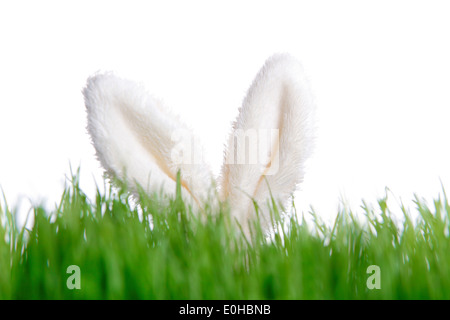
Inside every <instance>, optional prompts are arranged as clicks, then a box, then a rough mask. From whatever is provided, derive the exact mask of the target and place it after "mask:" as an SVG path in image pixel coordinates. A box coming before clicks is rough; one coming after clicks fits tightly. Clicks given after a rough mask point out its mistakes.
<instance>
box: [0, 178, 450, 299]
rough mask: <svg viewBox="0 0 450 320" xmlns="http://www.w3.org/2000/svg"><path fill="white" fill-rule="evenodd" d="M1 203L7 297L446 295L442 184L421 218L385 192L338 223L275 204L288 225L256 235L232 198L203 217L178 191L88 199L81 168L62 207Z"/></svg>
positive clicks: (1, 264) (449, 256)
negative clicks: (18, 216) (21, 224)
mask: <svg viewBox="0 0 450 320" xmlns="http://www.w3.org/2000/svg"><path fill="white" fill-rule="evenodd" d="M162 199H164V200H162ZM324 201H325V200H324ZM3 202H4V203H3V205H2V206H1V207H0V221H1V223H0V299H449V298H450V238H449V234H450V225H449V221H450V219H449V218H450V217H449V214H450V206H449V204H448V199H447V197H446V195H445V193H443V194H442V195H441V196H439V197H438V199H437V200H435V201H434V203H433V204H432V205H430V206H427V205H426V204H425V203H424V202H423V201H419V200H416V206H415V208H416V210H417V211H418V218H417V219H415V220H414V221H412V220H411V218H410V216H409V214H407V212H406V209H404V210H403V211H404V213H405V215H404V219H403V221H402V222H401V223H400V224H398V223H395V222H394V219H393V216H392V213H391V211H390V209H389V208H388V207H387V205H386V203H387V202H386V199H381V200H379V203H378V205H377V207H376V208H375V209H369V208H366V209H365V212H366V214H365V216H364V218H363V219H360V218H358V219H356V218H355V217H354V216H353V214H352V213H351V212H340V213H339V214H338V218H337V219H336V221H335V224H334V225H332V226H327V225H325V224H323V223H320V222H318V219H314V215H312V216H313V221H316V222H315V223H311V222H309V223H308V222H306V220H305V219H302V218H295V217H296V215H292V217H291V218H286V217H283V216H282V217H280V216H279V215H278V213H277V212H278V209H277V208H276V206H275V207H274V208H273V210H272V212H273V217H274V223H275V224H283V225H285V226H286V227H285V228H278V229H277V230H278V232H276V233H274V234H272V235H271V236H270V237H267V236H266V235H265V234H263V233H262V232H261V230H260V229H259V228H258V227H257V224H255V227H254V229H253V231H254V232H253V233H252V239H251V240H250V241H249V242H248V241H247V240H246V239H245V238H244V237H243V236H242V235H241V232H240V229H239V228H237V227H236V226H235V225H234V224H233V223H230V218H229V217H228V214H227V210H226V206H225V205H223V206H222V207H220V208H215V209H212V208H206V210H205V212H204V213H203V214H201V215H200V216H199V215H194V214H192V212H191V210H189V208H186V206H185V204H184V203H183V201H182V200H181V198H180V197H179V196H177V197H176V198H175V199H168V198H166V197H164V196H163V195H154V196H152V197H142V199H141V201H140V205H139V206H136V205H135V204H134V203H133V201H131V200H130V199H129V197H128V196H127V192H126V191H125V190H123V191H120V190H119V191H117V190H116V191H114V190H111V191H110V192H107V194H100V193H98V194H97V197H96V200H95V202H94V203H92V202H90V201H89V200H88V198H87V197H86V195H85V194H84V193H83V192H82V190H80V188H79V183H78V179H77V176H76V175H75V176H74V177H73V181H72V184H71V185H69V186H68V187H67V188H66V190H65V191H64V193H63V194H62V197H61V202H60V204H59V207H58V208H57V209H55V210H54V211H52V212H46V211H45V210H44V209H42V208H35V209H34V212H33V213H34V217H32V218H33V219H34V224H32V225H33V227H32V228H30V229H29V230H28V229H18V227H17V224H16V222H15V218H14V213H13V212H11V211H10V209H9V208H8V206H7V205H6V204H5V201H3ZM308 221H311V220H310V219H308ZM73 265H75V266H78V267H79V272H77V271H72V269H70V268H69V266H73ZM369 266H376V267H375V269H372V268H374V267H369ZM68 268H69V270H68ZM68 271H69V273H68ZM75 276H79V277H78V278H76V277H75ZM74 277H75V278H74ZM368 283H369V285H368ZM371 284H372V285H375V286H379V289H377V287H375V288H372V289H370V288H369V287H371ZM71 285H79V287H80V289H77V288H72V289H70V288H69V287H71Z"/></svg>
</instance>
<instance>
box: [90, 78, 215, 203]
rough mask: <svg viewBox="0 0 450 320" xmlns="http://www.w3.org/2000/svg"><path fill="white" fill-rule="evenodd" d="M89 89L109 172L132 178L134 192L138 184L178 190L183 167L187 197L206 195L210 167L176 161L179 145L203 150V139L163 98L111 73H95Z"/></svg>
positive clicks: (94, 127) (94, 134) (95, 133)
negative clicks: (172, 111) (168, 108)
mask: <svg viewBox="0 0 450 320" xmlns="http://www.w3.org/2000/svg"><path fill="white" fill-rule="evenodd" d="M83 93H84V97H85V104H86V110H87V114H88V131H89V133H90V135H91V138H92V142H93V144H94V147H95V150H96V154H97V157H98V159H99V160H100V162H101V164H102V166H103V167H104V168H105V170H106V172H107V174H108V175H110V176H116V177H118V178H120V179H126V182H127V183H128V185H129V186H130V187H131V188H132V189H133V191H137V189H136V184H138V185H140V186H141V187H143V188H144V190H145V191H146V192H148V193H152V192H159V190H160V188H161V187H162V188H163V190H164V191H165V192H166V193H168V194H174V193H175V189H176V174H177V171H178V170H179V169H181V182H182V187H183V188H182V193H183V195H184V198H185V199H191V198H193V199H194V200H195V201H196V202H199V201H201V200H204V199H205V198H206V195H207V193H208V190H209V188H210V187H211V182H212V175H211V172H210V169H209V167H208V166H207V165H206V164H204V163H196V164H195V165H190V164H183V163H181V164H178V163H174V161H173V160H172V152H173V151H174V150H175V149H181V151H185V150H188V151H191V150H190V148H191V146H193V147H194V148H197V149H201V146H200V143H198V139H196V138H195V137H194V136H193V134H192V132H191V130H189V128H188V127H187V126H186V125H185V124H184V123H182V122H181V121H180V119H178V118H177V117H175V116H173V115H171V114H170V113H169V112H168V111H167V109H166V108H165V107H164V106H163V104H162V102H161V101H159V100H156V99H154V98H153V97H151V96H150V95H149V94H148V93H147V92H146V91H145V90H144V88H143V87H142V86H140V85H138V84H136V83H134V82H131V81H128V80H123V79H120V78H118V77H116V76H114V75H113V74H111V73H106V74H97V75H95V76H93V77H91V78H89V79H88V81H87V86H86V88H85V89H84V91H83ZM179 136H182V137H184V138H186V137H192V139H194V140H195V141H197V143H195V144H187V143H186V144H183V142H185V141H186V140H182V141H178V140H177V139H175V140H174V138H177V137H179ZM189 141H190V139H189ZM197 152H199V153H200V152H201V151H197Z"/></svg>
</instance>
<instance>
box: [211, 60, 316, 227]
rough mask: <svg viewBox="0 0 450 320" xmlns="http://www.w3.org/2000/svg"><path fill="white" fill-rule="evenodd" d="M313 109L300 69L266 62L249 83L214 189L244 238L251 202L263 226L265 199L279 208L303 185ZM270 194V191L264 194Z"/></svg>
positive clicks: (290, 63)
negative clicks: (218, 193) (277, 204)
mask: <svg viewBox="0 0 450 320" xmlns="http://www.w3.org/2000/svg"><path fill="white" fill-rule="evenodd" d="M313 111H314V103H313V98H312V94H311V92H310V89H309V86H308V83H307V81H306V79H305V76H304V72H303V69H302V67H301V65H300V63H299V62H298V61H297V60H296V59H295V58H293V57H292V56H289V55H287V54H277V55H274V56H272V57H271V58H269V59H268V60H267V61H266V63H265V65H264V66H263V68H262V69H261V70H260V72H259V73H258V75H257V76H256V79H255V80H254V81H253V84H252V85H251V87H250V89H249V90H248V93H247V96H246V98H245V99H244V102H243V105H242V107H241V108H240V112H239V115H238V117H237V119H236V121H235V122H234V124H233V129H232V132H231V135H230V137H229V140H228V145H227V147H226V149H225V153H224V155H225V159H224V164H223V166H222V172H221V176H220V178H219V179H220V181H219V186H220V195H221V198H222V199H223V200H225V199H228V201H229V204H230V209H231V213H232V215H233V216H234V217H235V218H236V219H237V221H238V222H239V223H240V224H241V226H242V227H243V229H244V231H247V232H248V230H249V229H248V228H249V226H248V222H249V220H250V219H252V218H255V213H256V212H255V207H254V203H253V201H252V199H253V200H255V201H256V202H257V203H258V206H259V208H260V211H259V214H260V219H261V222H262V224H263V226H265V227H267V226H268V223H269V222H270V215H269V210H268V201H270V199H271V194H272V196H273V197H274V199H275V200H277V201H278V202H279V203H280V202H281V203H282V204H283V205H285V204H286V202H287V201H288V200H289V197H290V196H291V195H292V193H293V192H294V191H295V189H296V187H297V185H298V184H299V183H300V182H302V181H303V177H304V171H303V168H304V163H305V160H306V159H307V158H308V157H309V155H310V154H311V151H312V145H313V132H314V130H313V129H314V124H313V119H312V118H313V114H314V112H313ZM269 188H270V189H269Z"/></svg>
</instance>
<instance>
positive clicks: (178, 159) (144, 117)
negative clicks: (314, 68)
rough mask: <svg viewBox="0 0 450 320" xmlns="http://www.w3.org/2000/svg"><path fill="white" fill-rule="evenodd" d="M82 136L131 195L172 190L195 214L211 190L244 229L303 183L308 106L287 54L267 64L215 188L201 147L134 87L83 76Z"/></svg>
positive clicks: (308, 147) (107, 76) (299, 73)
mask: <svg viewBox="0 0 450 320" xmlns="http://www.w3.org/2000/svg"><path fill="white" fill-rule="evenodd" d="M83 93H84V98H85V104H86V110H87V116H88V131H89V133H90V135H91V138H92V142H93V145H94V147H95V150H96V154H97V157H98V159H99V161H100V162H101V165H102V166H103V168H104V169H105V170H106V173H107V175H109V176H112V177H116V178H119V179H121V180H124V181H125V182H126V183H127V184H128V186H129V187H130V188H131V190H132V191H133V192H134V193H137V186H138V185H139V186H140V187H142V188H143V189H144V190H145V191H146V192H147V193H153V192H158V191H159V190H160V189H161V188H163V190H164V191H165V192H166V193H167V194H169V195H170V194H174V193H175V190H176V177H177V172H178V171H180V181H181V187H182V188H181V189H182V197H183V199H184V200H185V201H187V202H188V203H191V204H193V205H194V206H197V207H199V208H201V207H202V206H203V205H204V204H205V201H208V198H209V195H210V191H211V186H216V187H217V191H218V195H219V199H220V200H222V201H227V202H228V204H229V207H230V212H231V215H232V217H234V218H235V219H236V221H237V222H238V223H239V224H240V225H241V226H242V228H243V229H244V230H245V231H248V229H249V222H250V221H252V219H254V218H255V217H256V211H255V205H254V203H257V204H258V207H259V211H258V212H259V216H260V221H261V222H262V224H263V225H264V227H267V226H268V225H269V222H270V216H269V208H268V203H269V201H270V200H271V199H272V197H273V199H275V200H277V201H278V203H280V204H281V205H282V206H284V205H286V204H287V201H288V200H289V198H290V197H291V195H292V194H293V192H294V191H295V189H296V187H297V186H298V184H299V183H300V182H302V181H303V177H304V163H305V160H306V159H307V158H308V157H309V156H310V154H311V151H312V145H313V138H314V130H313V129H314V121H313V118H314V103H313V99H312V95H311V92H310V90H309V86H308V83H307V81H306V79H305V76H304V72H303V70H302V67H301V65H300V63H299V62H298V61H297V60H296V59H295V58H293V57H292V56H290V55H288V54H276V55H274V56H272V57H271V58H269V59H268V60H267V61H266V63H265V65H264V66H263V68H262V69H261V70H260V71H259V73H258V74H257V76H256V78H255V80H254V81H253V83H252V85H251V87H250V89H249V90H248V93H247V96H246V97H245V99H244V101H243V105H242V107H241V108H240V109H239V115H238V117H237V119H236V120H235V122H234V124H233V127H232V131H231V134H230V136H229V139H228V144H227V146H226V148H225V152H224V162H223V165H222V169H221V174H220V177H219V179H218V181H217V184H215V183H213V182H214V176H213V174H212V173H211V171H210V168H209V166H208V164H206V163H205V161H204V159H203V157H202V155H203V149H202V146H201V143H200V141H199V139H198V137H195V136H194V134H193V133H192V131H191V130H190V129H189V127H188V126H187V125H186V124H184V123H183V122H182V120H181V119H180V118H179V117H177V116H175V115H172V114H171V113H170V112H169V111H168V110H167V109H166V108H165V107H164V105H163V103H162V102H161V101H160V100H158V99H155V98H154V97H152V96H151V95H150V94H149V93H147V91H146V90H145V89H144V88H143V87H142V86H141V85H138V84H136V83H135V82H132V81H129V80H124V79H121V78H119V77H117V76H115V75H114V74H112V73H103V74H96V75H94V76H92V77H90V78H89V79H88V81H87V85H86V87H85V88H84V91H83Z"/></svg>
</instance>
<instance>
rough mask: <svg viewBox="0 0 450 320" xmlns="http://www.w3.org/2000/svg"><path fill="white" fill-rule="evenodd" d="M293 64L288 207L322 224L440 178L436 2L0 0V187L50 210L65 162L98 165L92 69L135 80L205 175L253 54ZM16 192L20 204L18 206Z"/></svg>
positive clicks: (86, 183) (444, 30) (449, 65)
mask: <svg viewBox="0 0 450 320" xmlns="http://www.w3.org/2000/svg"><path fill="white" fill-rule="evenodd" d="M276 52H289V53H291V54H293V55H294V56H296V57H297V58H298V59H299V60H300V61H301V62H302V64H303V66H304V68H305V70H306V72H307V74H308V77H309V79H310V82H311V86H312V88H313V91H314V94H315V97H316V103H317V107H318V120H319V121H318V127H319V131H318V140H317V148H316V152H315V155H314V157H313V158H312V159H311V160H310V162H309V164H308V170H307V175H306V178H305V182H304V183H303V184H302V185H301V191H299V192H298V193H297V194H296V203H297V206H298V207H299V208H300V209H302V210H307V209H308V208H309V205H313V206H314V208H315V209H316V211H317V212H318V214H320V215H321V216H322V217H324V219H328V218H333V217H334V216H335V215H336V212H337V206H338V204H339V201H340V199H342V198H343V199H345V201H346V203H348V205H350V206H351V207H353V208H355V209H356V210H358V206H359V205H360V204H361V199H366V200H367V201H369V202H371V203H374V202H375V201H376V199H377V198H378V197H381V196H382V195H383V194H384V192H385V187H386V186H388V187H389V188H390V189H391V190H392V193H393V194H394V195H395V196H396V198H395V199H396V201H399V199H402V200H403V201H405V202H406V203H408V202H410V200H411V199H412V197H413V193H417V194H419V195H420V196H424V197H428V198H429V197H433V196H437V195H438V192H439V191H440V189H441V185H440V179H441V180H442V182H443V184H444V186H447V188H448V186H449V184H450V168H449V164H450V149H449V148H450V145H449V138H450V125H449V122H450V121H449V120H450V4H449V2H448V1H433V0H426V1H413V0H408V1H393V0H390V1H383V0H377V1H362V0H355V1H319V0H314V1H280V0H277V1H261V0H259V1H229V0H228V1H221V2H219V1H158V2H156V1H130V0H127V1H111V0H108V1H80V0H78V1H60V0H59V1H46V0H41V1H20V0H15V1H1V2H0V185H1V186H2V188H3V189H4V191H5V194H6V197H7V199H8V200H9V202H10V205H11V206H15V205H18V204H19V203H22V205H21V207H22V210H23V208H26V207H27V206H28V205H29V203H30V201H28V200H27V199H30V200H31V202H33V203H39V202H45V201H46V203H47V205H48V206H52V205H54V203H55V201H58V197H59V196H60V194H61V191H62V188H63V185H64V177H65V175H67V174H68V173H69V163H71V164H72V167H74V168H76V167H78V166H79V165H81V172H82V176H81V179H82V180H81V182H82V187H83V188H84V189H85V191H86V192H87V193H88V194H90V195H93V193H94V190H95V183H94V179H95V181H97V183H98V184H99V185H103V182H102V171H101V169H100V167H99V164H98V162H97V161H96V159H95V157H94V149H93V147H92V146H91V144H90V140H89V137H88V135H87V133H86V129H85V126H86V119H85V118H86V115H85V110H84V103H83V98H82V95H81V89H82V87H83V86H84V84H85V81H86V78H87V77H88V76H89V75H91V74H93V73H94V72H95V71H97V70H113V71H116V72H117V73H118V74H120V75H122V76H124V77H128V78H130V79H133V80H137V81H143V82H144V83H145V84H146V85H147V88H148V89H149V91H151V92H152V93H153V94H154V95H155V96H158V97H161V98H163V99H164V100H165V102H166V104H167V105H169V106H171V108H172V109H173V110H174V111H175V112H177V113H179V114H180V115H181V116H182V117H183V118H184V119H185V121H186V122H187V123H189V124H191V125H192V126H193V127H194V128H195V130H196V131H197V133H198V134H199V135H201V136H203V137H204V139H203V140H204V144H205V147H206V149H207V150H208V157H209V159H210V162H211V164H212V168H213V169H214V172H215V173H216V174H218V172H219V169H220V164H221V161H222V152H223V146H224V143H225V141H226V137H227V134H228V133H229V130H230V126H231V122H232V121H233V120H234V118H235V117H236V115H237V109H238V107H239V106H240V104H241V102H242V99H243V98H244V95H245V92H246V90H247V88H248V87H249V85H250V83H251V81H252V80H253V77H254V76H255V75H256V73H257V71H258V70H259V68H260V67H261V66H262V64H263V63H264V61H265V59H266V58H268V57H269V56H270V55H272V54H273V53H276ZM20 199H22V200H20Z"/></svg>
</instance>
